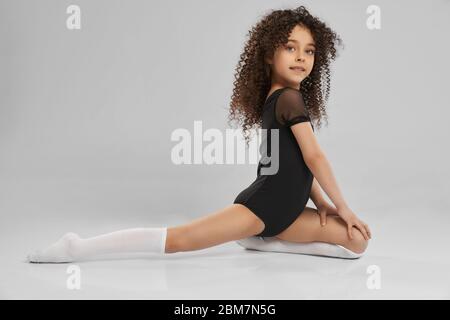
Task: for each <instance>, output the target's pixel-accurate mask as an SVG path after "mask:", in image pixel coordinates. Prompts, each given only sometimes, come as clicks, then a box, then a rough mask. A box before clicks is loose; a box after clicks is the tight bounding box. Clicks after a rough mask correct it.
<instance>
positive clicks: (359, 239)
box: [346, 227, 369, 253]
mask: <svg viewBox="0 0 450 320" xmlns="http://www.w3.org/2000/svg"><path fill="white" fill-rule="evenodd" d="M352 235H353V239H349V240H348V244H347V245H346V247H347V249H349V250H352V251H353V252H355V253H363V252H364V251H366V248H367V246H368V245H369V241H368V240H366V239H365V238H364V235H363V234H362V233H361V231H359V229H357V228H355V227H353V230H352Z"/></svg>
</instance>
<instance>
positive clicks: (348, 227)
mask: <svg viewBox="0 0 450 320" xmlns="http://www.w3.org/2000/svg"><path fill="white" fill-rule="evenodd" d="M352 228H353V226H352V225H351V224H350V223H349V224H348V225H347V230H348V236H349V238H350V240H353V235H352Z"/></svg>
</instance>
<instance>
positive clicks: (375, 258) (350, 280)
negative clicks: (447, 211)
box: [0, 212, 450, 299]
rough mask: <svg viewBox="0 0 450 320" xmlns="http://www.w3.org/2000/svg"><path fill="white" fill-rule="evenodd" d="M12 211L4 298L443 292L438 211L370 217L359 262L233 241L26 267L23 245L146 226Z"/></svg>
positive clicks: (0, 284)
mask: <svg viewBox="0 0 450 320" xmlns="http://www.w3.org/2000/svg"><path fill="white" fill-rule="evenodd" d="M368 214H376V213H368ZM14 216H15V217H14ZM14 216H11V217H10V218H8V219H9V220H8V221H2V224H1V227H0V228H1V243H0V249H1V260H2V261H1V266H2V272H1V274H0V298H2V299H449V298H450V274H449V273H450V272H449V270H450V268H449V267H450V259H449V253H448V251H449V250H448V245H449V244H450V233H449V232H448V226H449V225H450V217H449V216H448V215H444V214H443V213H441V214H438V213H435V216H434V215H433V214H431V213H430V214H428V216H427V219H423V217H422V216H421V213H416V214H414V213H411V212H410V213H409V219H406V220H405V219H404V217H405V215H404V214H399V212H392V214H391V215H386V214H384V215H383V216H384V218H380V219H372V220H375V221H376V222H375V223H372V224H371V229H372V232H373V234H374V235H373V239H372V240H371V242H370V245H369V248H368V249H367V251H366V254H365V256H363V257H362V258H360V259H357V260H344V259H337V258H327V257H318V256H309V255H298V254H283V253H266V252H259V251H253V250H245V249H244V248H242V247H241V246H239V245H238V244H237V243H235V242H231V243H226V244H223V245H219V246H216V247H213V248H208V249H204V250H199V251H194V252H182V253H176V254H171V255H166V256H157V255H155V254H141V255H139V256H136V255H133V256H131V257H128V258H124V257H119V258H118V257H117V256H115V257H114V256H109V257H105V258H103V259H102V260H97V261H85V262H80V263H70V264H30V263H26V262H25V260H24V259H25V256H26V253H28V252H29V251H30V250H32V249H34V248H39V247H42V246H44V245H47V244H49V243H50V242H52V241H54V240H56V239H57V238H58V237H59V236H60V235H62V234H64V233H65V232H67V231H74V232H77V233H79V234H80V235H81V236H93V235H95V234H98V233H104V232H110V231H113V230H116V229H122V228H128V227H133V226H143V225H145V226H153V225H149V224H148V219H138V218H135V219H134V220H131V219H129V220H127V221H117V220H113V221H104V219H98V218H97V219H89V221H87V220H86V219H82V220H81V221H80V219H78V220H77V219H76V218H74V219H73V220H72V221H70V220H68V219H67V217H61V219H55V217H54V216H53V217H52V218H49V219H48V220H46V219H45V218H43V216H42V215H41V216H39V218H35V219H34V220H33V218H29V217H27V218H26V219H25V218H23V219H21V218H17V217H20V215H18V214H17V215H14ZM396 217H403V218H401V219H400V218H396ZM180 221H185V218H183V217H181V216H180V217H173V216H169V218H168V219H167V221H166V222H167V224H168V225H173V224H174V223H173V222H180ZM159 225H160V224H154V226H159ZM424 234H426V235H427V236H426V239H423V235H424ZM73 265H76V266H79V270H80V278H79V279H80V282H79V284H80V289H69V288H68V286H67V282H68V279H69V278H70V279H72V280H73V274H69V273H67V270H68V268H70V267H71V266H73ZM373 265H375V266H376V267H375V268H378V270H379V271H380V273H379V276H380V277H379V280H380V282H379V283H380V285H381V286H380V288H379V289H377V288H373V287H371V286H370V285H368V279H369V278H370V277H374V275H373V274H371V273H369V272H371V271H370V270H373V269H371V268H373V267H371V266H373ZM69 270H70V269H69ZM371 279H373V278H371ZM369 282H370V281H369ZM72 283H73V282H72ZM370 283H373V282H370Z"/></svg>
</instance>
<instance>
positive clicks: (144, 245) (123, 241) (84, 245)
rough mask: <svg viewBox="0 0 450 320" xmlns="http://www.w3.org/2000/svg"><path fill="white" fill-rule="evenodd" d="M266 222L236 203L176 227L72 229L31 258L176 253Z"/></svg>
mask: <svg viewBox="0 0 450 320" xmlns="http://www.w3.org/2000/svg"><path fill="white" fill-rule="evenodd" d="M264 227H265V226H264V223H263V222H262V220H260V219H259V218H258V217H257V216H256V215H254V214H253V212H251V211H250V210H249V209H247V208H246V207H245V206H242V205H240V204H232V205H230V206H228V207H226V208H224V209H222V210H219V211H217V212H215V213H213V214H211V215H208V216H206V217H202V218H198V219H196V220H194V221H192V222H190V223H188V224H184V225H180V226H176V227H170V228H168V227H159V228H131V229H124V230H118V231H114V232H111V233H106V234H102V235H98V236H95V237H91V238H86V239H83V238H80V237H79V236H78V234H76V233H73V232H69V233H66V234H65V235H64V236H63V237H61V238H60V239H59V240H58V241H57V242H55V243H54V244H52V245H51V246H49V247H48V248H46V249H44V250H39V251H36V252H34V253H33V254H30V255H28V257H27V260H28V261H29V262H56V263H58V262H72V261H79V260H83V259H85V258H90V257H92V256H96V255H99V254H105V253H129V252H156V253H161V254H162V253H174V252H179V251H191V250H199V249H204V248H208V247H211V246H215V245H218V244H221V243H225V242H228V241H233V240H238V239H241V238H246V237H249V236H252V235H255V234H258V233H259V232H261V231H262V230H263V229H264Z"/></svg>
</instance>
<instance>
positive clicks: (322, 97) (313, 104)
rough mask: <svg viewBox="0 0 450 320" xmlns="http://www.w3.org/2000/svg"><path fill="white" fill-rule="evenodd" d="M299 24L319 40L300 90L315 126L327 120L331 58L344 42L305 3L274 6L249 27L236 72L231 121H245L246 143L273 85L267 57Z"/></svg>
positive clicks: (258, 120) (231, 104)
mask: <svg viewBox="0 0 450 320" xmlns="http://www.w3.org/2000/svg"><path fill="white" fill-rule="evenodd" d="M296 25H300V26H303V27H306V28H307V29H308V30H309V31H310V33H311V35H312V37H313V39H314V41H315V44H316V51H315V56H314V65H313V68H312V70H311V73H310V74H309V75H308V77H306V78H305V79H304V80H303V81H302V82H301V87H300V92H301V93H302V95H303V98H304V101H305V104H306V106H307V108H308V112H309V115H310V118H311V120H312V122H313V123H315V126H316V127H318V128H320V127H321V124H322V118H324V119H325V120H326V121H327V123H328V120H327V113H326V110H325V102H326V100H328V97H329V91H330V62H331V60H335V58H336V57H337V50H336V46H337V45H342V47H343V42H342V40H341V38H340V37H339V36H338V35H337V34H336V33H335V32H334V31H333V30H331V29H330V28H329V27H328V26H327V25H326V24H325V23H324V22H322V21H320V20H319V19H318V18H316V17H314V16H312V15H311V14H310V13H309V12H308V10H307V9H306V8H305V7H304V6H300V7H298V8H295V9H283V10H273V11H271V12H270V13H268V14H266V15H265V16H264V17H263V18H262V19H261V20H260V21H259V22H258V23H257V24H256V25H255V26H253V27H252V29H251V30H249V32H248V34H247V35H248V36H249V39H248V40H247V43H246V45H245V48H244V51H243V52H242V53H241V55H240V61H239V63H238V65H237V67H236V69H235V74H234V78H235V81H234V82H233V85H234V88H233V94H232V96H231V103H230V109H229V111H230V113H229V116H228V123H229V122H230V120H237V121H238V122H239V123H240V124H242V129H243V134H244V137H245V141H246V143H247V145H248V142H249V140H250V134H249V130H250V129H252V128H254V127H255V126H256V127H260V126H261V124H262V107H263V105H264V102H265V99H266V96H267V94H268V92H269V91H270V88H271V77H270V67H269V65H268V64H267V63H266V62H265V60H264V59H265V57H267V56H269V57H271V56H273V54H274V52H275V51H276V49H277V48H278V46H282V45H284V44H286V43H287V41H288V37H289V34H290V32H291V30H292V29H293V28H294V27H295V26H296Z"/></svg>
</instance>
